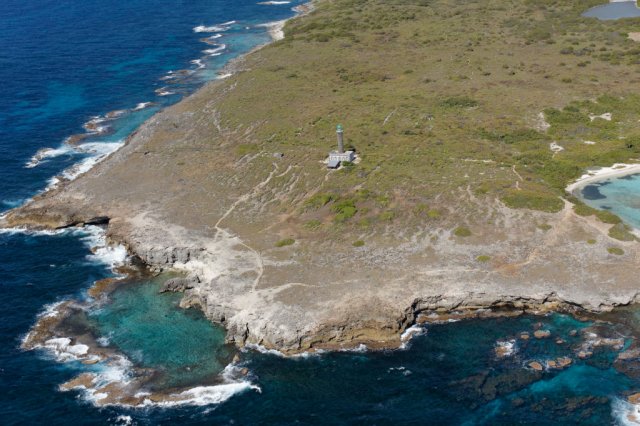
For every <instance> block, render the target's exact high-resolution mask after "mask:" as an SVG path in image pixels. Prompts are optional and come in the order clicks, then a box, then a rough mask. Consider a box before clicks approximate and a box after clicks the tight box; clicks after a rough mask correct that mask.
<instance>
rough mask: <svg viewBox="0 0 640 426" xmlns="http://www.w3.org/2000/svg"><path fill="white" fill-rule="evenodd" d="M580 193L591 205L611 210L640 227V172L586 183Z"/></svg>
mask: <svg viewBox="0 0 640 426" xmlns="http://www.w3.org/2000/svg"><path fill="white" fill-rule="evenodd" d="M578 195H579V196H580V198H581V199H582V200H584V202H585V203H586V204H588V205H589V206H591V207H595V208H597V209H604V210H611V211H612V212H614V213H615V214H617V215H618V216H620V217H621V218H622V219H623V220H624V221H625V222H626V223H628V224H629V225H631V226H633V227H634V228H636V229H640V174H635V175H628V176H624V177H621V178H615V179H607V180H603V181H600V182H597V183H593V184H590V185H586V186H585V187H584V188H581V189H580V190H579V193H578Z"/></svg>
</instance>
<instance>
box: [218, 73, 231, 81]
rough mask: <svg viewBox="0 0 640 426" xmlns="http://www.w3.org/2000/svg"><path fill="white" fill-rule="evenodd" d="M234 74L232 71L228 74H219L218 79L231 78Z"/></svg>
mask: <svg viewBox="0 0 640 426" xmlns="http://www.w3.org/2000/svg"><path fill="white" fill-rule="evenodd" d="M232 75H233V74H232V73H228V74H219V75H218V77H217V79H218V80H223V79H225V78H229V77H231V76H232Z"/></svg>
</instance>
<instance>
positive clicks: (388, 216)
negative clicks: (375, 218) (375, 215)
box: [379, 210, 396, 222]
mask: <svg viewBox="0 0 640 426" xmlns="http://www.w3.org/2000/svg"><path fill="white" fill-rule="evenodd" d="M395 217H396V212H394V211H393V210H386V211H384V212H382V213H380V216H379V218H380V220H382V221H385V222H391V221H392V220H393V219H394V218H395Z"/></svg>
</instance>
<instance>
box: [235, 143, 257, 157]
mask: <svg viewBox="0 0 640 426" xmlns="http://www.w3.org/2000/svg"><path fill="white" fill-rule="evenodd" d="M259 150H260V147H259V146H258V145H257V144H255V143H241V144H239V145H238V146H237V147H236V154H238V155H239V156H240V157H244V156H245V155H249V154H255V153H256V152H258V151H259Z"/></svg>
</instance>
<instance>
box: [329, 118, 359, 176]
mask: <svg viewBox="0 0 640 426" xmlns="http://www.w3.org/2000/svg"><path fill="white" fill-rule="evenodd" d="M336 135H337V137H338V150H337V151H331V152H330V153H329V161H328V162H327V167H328V168H330V169H337V168H338V167H340V163H342V162H343V161H348V162H353V160H355V159H356V153H355V152H354V151H346V152H345V150H344V131H343V130H342V126H341V125H340V124H338V126H337V127H336Z"/></svg>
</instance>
